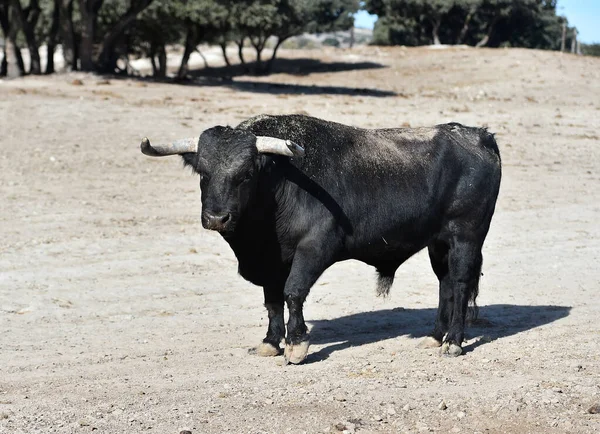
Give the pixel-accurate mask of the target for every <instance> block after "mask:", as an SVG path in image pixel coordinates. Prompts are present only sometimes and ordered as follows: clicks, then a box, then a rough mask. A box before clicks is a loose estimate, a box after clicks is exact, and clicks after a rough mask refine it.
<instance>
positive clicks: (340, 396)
mask: <svg viewBox="0 0 600 434" xmlns="http://www.w3.org/2000/svg"><path fill="white" fill-rule="evenodd" d="M335 400H336V401H340V402H344V401H346V397H345V396H343V395H336V396H335Z"/></svg>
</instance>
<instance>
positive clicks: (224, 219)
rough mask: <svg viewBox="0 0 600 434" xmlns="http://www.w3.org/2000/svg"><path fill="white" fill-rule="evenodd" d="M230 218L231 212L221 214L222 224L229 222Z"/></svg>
mask: <svg viewBox="0 0 600 434" xmlns="http://www.w3.org/2000/svg"><path fill="white" fill-rule="evenodd" d="M230 218H231V214H229V213H227V214H225V215H223V216H221V217H220V221H221V224H225V223H227V222H228V221H229V219H230Z"/></svg>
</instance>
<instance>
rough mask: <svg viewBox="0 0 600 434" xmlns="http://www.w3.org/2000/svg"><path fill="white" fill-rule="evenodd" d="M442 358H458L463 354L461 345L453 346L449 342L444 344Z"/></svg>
mask: <svg viewBox="0 0 600 434" xmlns="http://www.w3.org/2000/svg"><path fill="white" fill-rule="evenodd" d="M441 354H442V356H446V357H457V356H460V355H461V354H462V348H461V347H460V345H456V344H451V343H449V342H444V344H443V345H442V350H441Z"/></svg>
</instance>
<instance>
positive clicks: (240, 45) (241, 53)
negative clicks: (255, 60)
mask: <svg viewBox="0 0 600 434" xmlns="http://www.w3.org/2000/svg"><path fill="white" fill-rule="evenodd" d="M245 39H246V38H242V39H240V40H239V41H235V43H236V45H237V46H238V57H239V58H240V63H241V64H242V65H246V61H245V60H244V40H245Z"/></svg>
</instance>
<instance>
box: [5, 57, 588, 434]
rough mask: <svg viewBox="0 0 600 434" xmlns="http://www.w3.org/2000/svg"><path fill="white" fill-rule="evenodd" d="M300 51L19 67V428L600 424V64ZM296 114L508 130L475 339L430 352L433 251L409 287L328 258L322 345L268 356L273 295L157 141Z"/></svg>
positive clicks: (13, 395) (317, 301)
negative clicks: (216, 62) (100, 70)
mask: <svg viewBox="0 0 600 434" xmlns="http://www.w3.org/2000/svg"><path fill="white" fill-rule="evenodd" d="M282 56H283V57H285V58H287V60H286V61H285V62H287V63H286V64H288V65H292V66H293V65H295V64H297V63H301V62H308V63H309V64H311V65H313V71H314V72H312V73H304V74H299V73H293V72H294V70H293V68H292V70H291V73H280V74H275V75H273V76H270V77H260V78H252V77H234V78H233V80H231V81H219V80H212V79H210V80H207V81H206V82H203V83H200V84H197V85H174V84H165V83H152V82H143V81H139V80H137V81H136V80H119V79H114V78H113V79H110V80H108V81H107V80H106V79H105V78H101V77H95V76H90V75H84V74H73V75H57V76H53V77H38V78H26V79H19V80H14V81H10V82H9V81H4V82H2V83H0V113H1V115H0V149H1V151H2V152H1V153H0V203H1V207H0V433H11V434H12V433H27V434H32V433H50V432H57V433H85V432H92V431H96V432H98V433H138V432H156V433H167V434H168V433H179V432H180V431H182V430H190V431H191V432H192V433H222V432H234V433H284V432H291V433H317V432H338V431H344V430H345V431H346V432H354V431H356V432H362V433H374V432H384V433H385V432H452V433H458V432H463V433H472V432H480V433H483V432H509V433H530V432H531V433H564V432H570V433H597V432H600V414H590V413H588V412H587V410H588V408H590V407H591V406H592V405H593V404H595V403H599V402H600V321H599V319H598V318H599V317H600V297H599V291H600V287H599V286H600V283H599V282H600V270H599V267H598V262H599V260H600V224H599V223H598V220H599V217H600V175H599V171H598V169H599V165H600V149H599V145H600V143H599V133H598V131H600V80H599V79H600V59H593V58H582V57H573V56H570V55H560V54H559V53H549V52H539V51H527V50H475V49H463V48H452V49H446V50H435V51H432V50H428V49H426V48H421V49H401V48H394V49H375V48H361V49H358V50H355V51H335V50H324V51H320V52H314V51H313V52H311V51H306V52H298V51H294V52H285V51H284V52H283V53H282ZM297 58H307V59H309V60H308V61H299V60H297ZM322 63H325V64H334V65H333V67H335V70H336V71H335V72H324V70H326V69H327V68H324V67H323V65H322ZM315 65H316V66H315ZM77 80H80V81H77ZM294 112H301V113H308V114H311V115H315V116H319V117H324V118H327V119H330V120H335V121H340V122H345V123H348V124H352V125H356V126H363V127H390V126H402V125H412V126H424V125H431V124H435V123H441V122H447V121H458V122H462V123H465V124H471V125H487V126H489V128H490V129H491V130H492V131H493V132H496V133H497V140H498V142H499V144H500V148H501V152H502V156H503V161H504V179H503V184H502V189H501V192H500V198H499V203H498V207H497V212H496V215H495V217H494V221H493V222H492V228H491V231H490V234H489V236H488V240H487V243H486V245H485V249H484V258H485V260H484V277H483V280H482V284H481V292H480V297H479V304H480V305H481V306H482V308H481V321H479V322H478V323H477V324H476V325H474V326H473V327H471V328H470V329H469V331H468V341H467V343H466V345H465V349H466V354H465V355H464V356H461V357H459V358H456V359H447V358H441V357H439V356H438V352H437V351H436V350H421V349H417V348H416V345H417V343H418V342H419V340H420V339H422V337H423V336H425V335H426V334H427V333H428V332H429V331H430V330H431V328H432V326H433V320H434V313H435V308H436V306H437V282H436V279H435V276H434V274H433V272H432V271H431V269H430V267H429V264H428V260H427V255H426V254H424V253H423V252H422V253H420V254H418V255H416V256H415V257H414V258H412V259H411V260H410V261H408V262H407V263H406V264H405V265H403V266H402V267H401V268H400V269H399V270H398V273H397V275H396V283H395V284H394V287H393V288H392V294H391V296H390V297H389V298H388V299H380V298H377V297H375V291H374V288H375V273H374V270H372V269H371V268H369V267H367V266H365V265H363V264H361V263H358V262H352V261H351V262H346V263H341V264H336V265H335V266H334V267H332V268H331V269H330V270H328V271H327V272H326V274H325V275H323V277H322V278H321V279H320V280H319V282H318V283H317V284H316V285H315V286H314V288H313V290H312V292H311V295H310V296H309V299H308V301H307V304H306V309H305V316H306V318H307V321H308V322H309V324H310V327H311V329H312V332H311V333H312V346H311V349H310V355H309V358H308V360H307V362H306V363H305V364H303V365H300V366H281V359H282V358H281V357H277V358H260V357H257V356H253V355H250V354H248V349H249V348H251V347H253V346H255V345H256V344H258V343H259V342H260V340H261V339H262V338H263V336H264V333H265V331H266V325H267V318H266V312H265V310H264V308H263V307H262V290H261V289H260V288H258V287H255V286H253V285H251V284H249V283H247V282H245V281H244V280H243V279H241V278H240V277H239V276H237V274H236V268H237V267H236V261H235V258H234V256H233V254H232V252H231V251H230V250H229V248H228V246H227V245H226V243H225V242H224V241H223V240H222V239H221V238H220V237H219V235H218V234H216V233H212V232H208V231H205V230H203V229H202V227H201V224H200V221H199V213H200V201H199V189H198V185H197V184H198V180H197V178H196V177H194V176H192V175H190V174H189V172H188V171H187V170H183V169H182V165H181V162H180V161H178V159H176V158H165V159H151V158H148V157H145V156H143V155H141V154H140V153H139V149H138V144H139V142H140V139H141V138H142V137H143V136H145V135H147V136H149V137H150V138H151V139H153V140H155V141H159V140H166V139H171V138H176V137H182V136H192V135H197V134H198V133H199V132H201V131H202V130H203V129H204V128H207V127H210V126H213V125H217V124H231V125H234V124H236V123H238V122H239V121H240V120H242V119H245V118H247V117H250V116H252V115H256V114H259V113H273V114H276V113H294Z"/></svg>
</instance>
